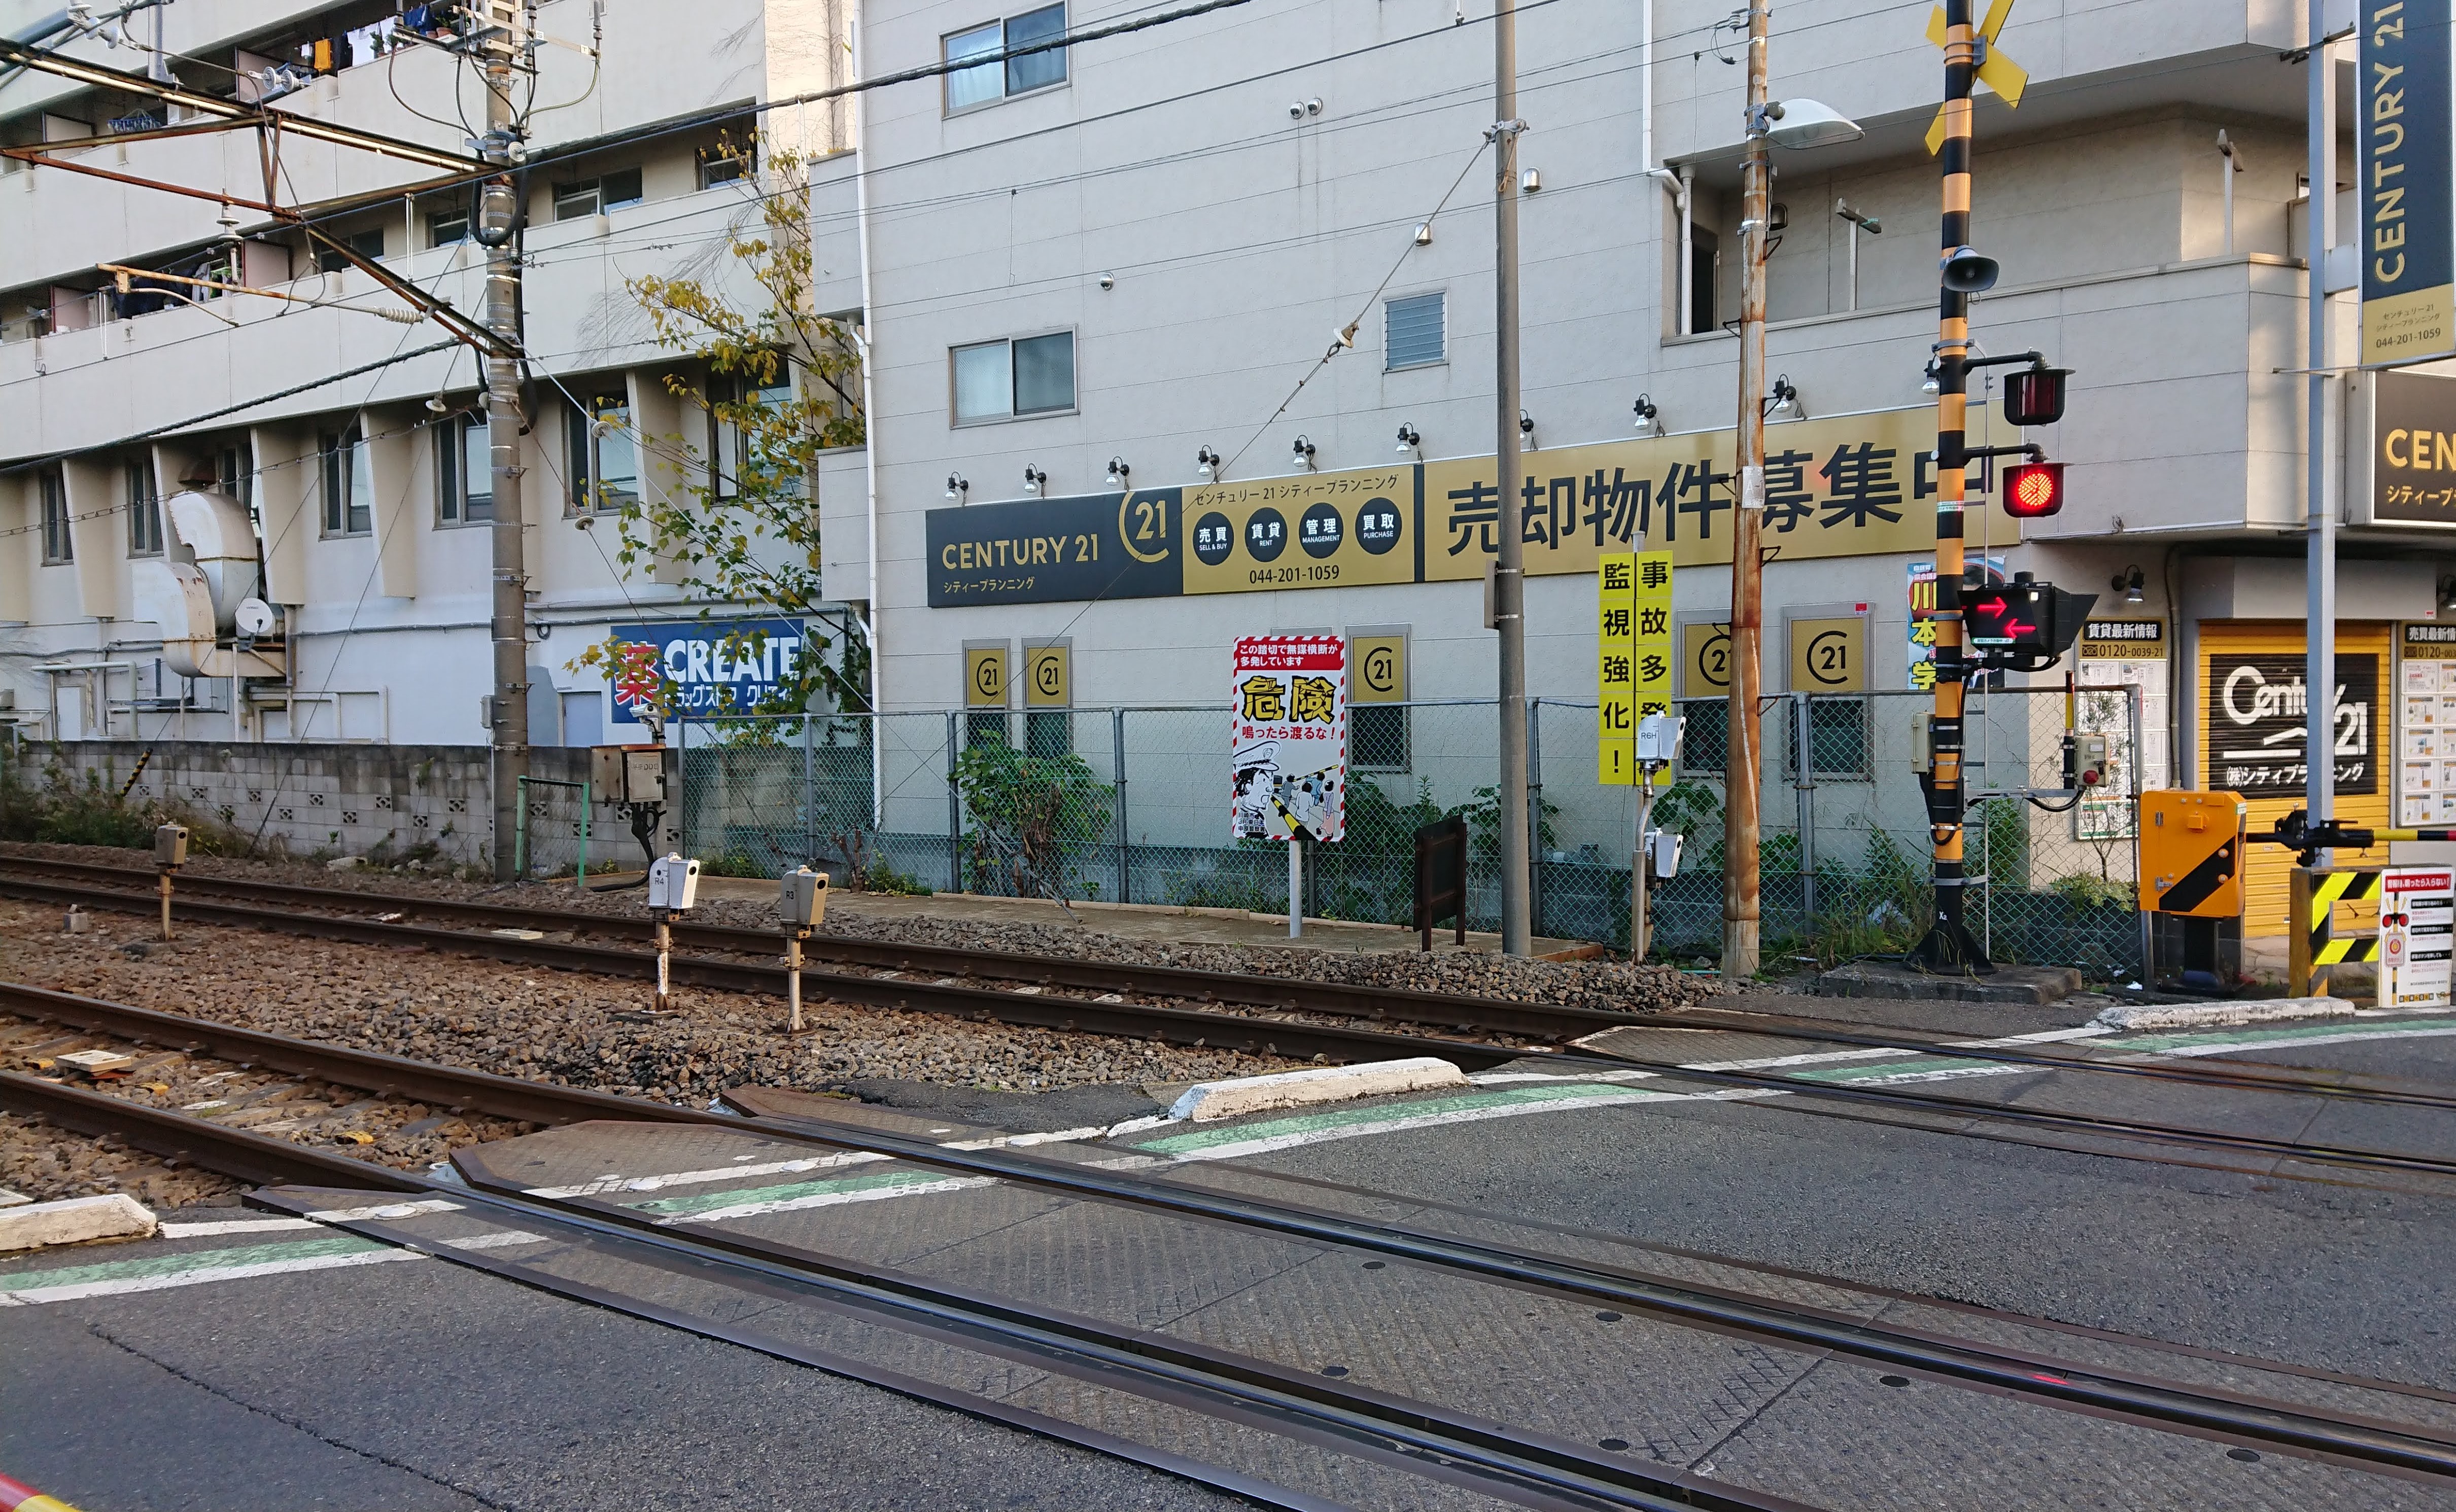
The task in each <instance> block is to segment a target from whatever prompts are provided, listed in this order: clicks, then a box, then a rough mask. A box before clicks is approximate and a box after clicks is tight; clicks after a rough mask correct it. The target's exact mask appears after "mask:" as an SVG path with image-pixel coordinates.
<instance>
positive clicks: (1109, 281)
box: [1100, 273, 1117, 289]
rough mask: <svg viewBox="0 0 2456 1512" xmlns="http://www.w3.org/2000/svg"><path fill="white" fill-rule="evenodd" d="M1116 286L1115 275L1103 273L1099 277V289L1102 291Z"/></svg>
mask: <svg viewBox="0 0 2456 1512" xmlns="http://www.w3.org/2000/svg"><path fill="white" fill-rule="evenodd" d="M1116 286H1117V279H1116V276H1115V274H1108V273H1104V274H1102V275H1100V287H1101V288H1103V289H1114V288H1115V287H1116Z"/></svg>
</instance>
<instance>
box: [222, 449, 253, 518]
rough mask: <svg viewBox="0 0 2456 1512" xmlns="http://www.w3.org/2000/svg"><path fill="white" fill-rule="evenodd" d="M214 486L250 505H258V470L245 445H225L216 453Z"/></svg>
mask: <svg viewBox="0 0 2456 1512" xmlns="http://www.w3.org/2000/svg"><path fill="white" fill-rule="evenodd" d="M214 486H215V487H216V488H218V489H220V490H221V491H222V492H223V493H226V494H228V495H230V496H231V497H232V498H233V499H235V500H237V501H239V502H240V503H242V504H244V505H246V506H248V509H249V511H250V512H251V513H253V512H254V510H255V507H256V470H255V468H253V467H252V466H250V465H249V463H248V452H247V448H246V447H244V446H225V447H223V448H222V449H221V450H220V451H219V452H216V453H215V454H214Z"/></svg>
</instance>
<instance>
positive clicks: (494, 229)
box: [476, 0, 594, 882]
mask: <svg viewBox="0 0 2456 1512" xmlns="http://www.w3.org/2000/svg"><path fill="white" fill-rule="evenodd" d="M487 10H488V12H489V14H488V17H487V19H488V20H489V21H490V22H492V23H493V25H492V26H491V27H490V29H489V30H488V31H487V33H486V34H485V35H484V36H483V37H482V38H481V40H480V44H479V45H480V48H481V55H482V59H483V63H484V68H485V80H486V136H485V140H484V143H483V147H484V150H485V156H486V158H487V160H488V161H490V162H493V163H495V164H497V165H499V166H501V168H502V169H503V170H504V172H502V173H501V174H498V175H497V176H495V177H493V178H489V179H487V180H486V182H485V186H484V187H483V188H482V189H481V191H480V192H479V196H478V218H477V222H476V224H477V228H478V240H479V241H480V243H481V244H482V245H483V246H484V247H485V249H486V328H487V329H488V330H489V331H491V332H493V333H494V334H495V336H496V337H498V338H499V339H500V340H501V343H502V345H501V349H499V350H498V351H497V352H496V353H495V354H493V355H491V356H489V357H488V358H486V442H487V446H488V448H489V450H490V452H491V454H492V457H493V460H494V471H495V522H494V523H495V528H494V535H493V540H494V580H495V582H494V588H495V597H494V616H493V635H494V642H495V697H494V702H493V705H492V707H493V710H494V729H493V731H492V733H493V737H494V761H493V780H494V790H495V829H494V846H495V880H496V881H498V882H509V881H512V880H513V879H514V877H515V876H516V875H517V870H516V868H515V865H514V863H515V861H516V859H517V858H516V857H515V856H514V854H513V850H514V847H513V844H512V837H513V836H514V835H515V834H516V833H518V831H519V827H520V817H521V815H520V801H521V800H520V788H521V784H520V779H521V778H522V777H525V776H527V775H528V771H529V688H528V682H529V678H528V663H529V632H528V569H527V562H526V557H527V542H526V541H524V540H523V539H522V530H523V529H525V528H526V522H527V517H526V512H525V511H524V510H523V509H522V506H521V473H522V467H521V371H520V363H519V361H518V360H517V359H516V358H512V357H509V356H506V355H504V354H506V353H508V352H516V351H518V350H519V349H520V344H521V248H520V225H521V219H522V206H521V205H519V204H518V203H517V202H516V194H517V191H516V189H515V186H514V181H513V178H512V174H511V172H510V170H511V167H512V164H513V163H514V162H515V161H516V159H517V154H518V153H519V152H520V139H521V127H520V122H519V121H518V120H517V119H516V118H515V117H514V114H513V111H512V72H513V68H514V65H515V64H516V63H518V62H522V61H525V54H524V51H523V44H524V43H525V41H526V38H525V37H523V36H522V10H521V8H520V7H519V6H518V5H516V4H505V3H502V0H496V3H494V4H491V5H489V6H488V7H487ZM593 418H594V417H582V418H581V420H580V423H583V424H584V423H586V422H587V420H589V419H593Z"/></svg>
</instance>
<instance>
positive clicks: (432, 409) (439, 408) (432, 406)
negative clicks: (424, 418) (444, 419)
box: [426, 394, 452, 415]
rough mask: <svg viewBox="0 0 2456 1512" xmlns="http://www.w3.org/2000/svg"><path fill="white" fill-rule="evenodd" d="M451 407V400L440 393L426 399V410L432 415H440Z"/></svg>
mask: <svg viewBox="0 0 2456 1512" xmlns="http://www.w3.org/2000/svg"><path fill="white" fill-rule="evenodd" d="M451 408H452V404H451V401H450V400H448V399H446V398H444V397H443V396H442V395H440V394H438V395H435V396H434V397H432V398H429V399H428V400H427V401H426V412H427V413H428V414H430V415H440V414H443V413H444V412H445V411H447V410H449V409H451Z"/></svg>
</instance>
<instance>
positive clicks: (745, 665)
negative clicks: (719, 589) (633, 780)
mask: <svg viewBox="0 0 2456 1512" xmlns="http://www.w3.org/2000/svg"><path fill="white" fill-rule="evenodd" d="M611 634H612V636H613V639H614V640H615V642H616V643H617V644H616V646H615V650H614V665H613V673H612V676H610V677H609V678H608V679H607V680H606V684H605V691H606V695H607V698H608V700H609V701H610V703H611V705H612V709H611V713H610V714H609V715H608V720H609V723H611V724H612V725H617V726H622V727H624V728H628V729H634V730H637V729H642V728H645V723H646V722H645V721H644V720H642V719H641V717H640V716H641V714H642V713H643V712H649V713H655V712H658V711H660V710H661V709H662V711H663V712H664V713H666V714H673V715H680V716H682V717H684V718H686V719H722V718H724V717H726V716H727V715H736V714H748V713H751V712H753V711H756V710H761V709H766V708H768V707H769V706H770V705H772V704H773V703H774V702H775V701H776V700H777V699H778V697H779V696H780V695H782V694H783V693H784V692H785V691H786V690H787V689H788V688H789V687H791V686H793V685H794V684H797V683H798V682H799V681H800V679H801V675H802V669H801V658H802V647H803V644H804V643H805V641H806V640H807V639H808V637H807V636H806V634H805V633H804V631H803V628H802V622H801V621H799V620H673V621H668V622H666V623H660V624H618V625H616V626H614V627H613V630H612V632H611Z"/></svg>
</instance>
